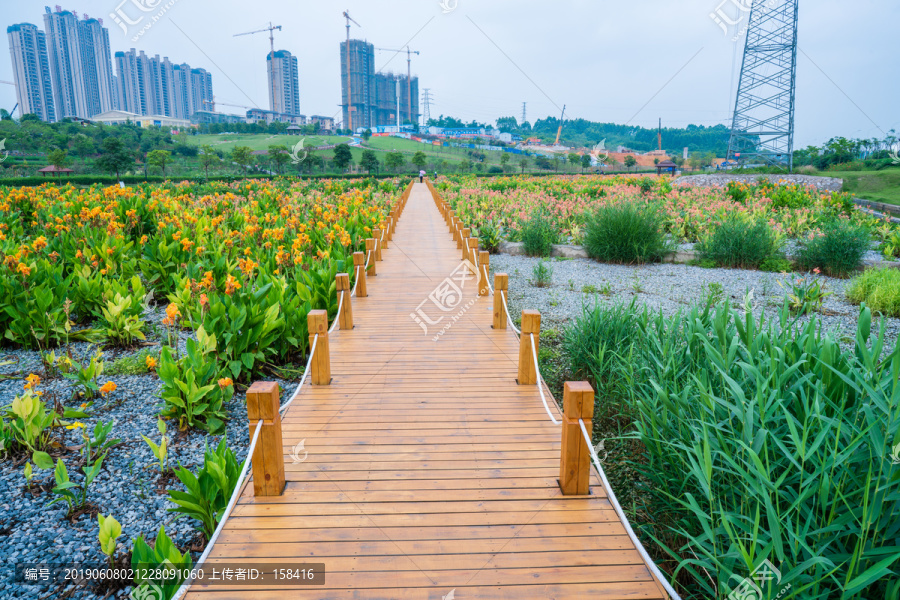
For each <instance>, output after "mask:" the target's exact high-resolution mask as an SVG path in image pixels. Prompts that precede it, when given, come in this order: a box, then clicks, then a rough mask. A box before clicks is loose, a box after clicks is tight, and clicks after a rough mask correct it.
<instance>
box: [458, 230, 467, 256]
mask: <svg viewBox="0 0 900 600" xmlns="http://www.w3.org/2000/svg"><path fill="white" fill-rule="evenodd" d="M467 237H469V230H468V229H466V228H464V227H463V228H461V230H460V232H459V239H458V240H457V241H456V249H457V250H466V249H467V248H466V246H465V245H464V244H465V239H466V238H467ZM464 253H465V252H464Z"/></svg>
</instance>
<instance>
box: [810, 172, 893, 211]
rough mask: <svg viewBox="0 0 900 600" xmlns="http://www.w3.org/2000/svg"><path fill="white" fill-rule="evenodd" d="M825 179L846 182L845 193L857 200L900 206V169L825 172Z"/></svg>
mask: <svg viewBox="0 0 900 600" xmlns="http://www.w3.org/2000/svg"><path fill="white" fill-rule="evenodd" d="M820 175H823V176H825V177H840V178H841V179H843V180H844V191H845V192H849V193H851V194H853V195H854V196H856V197H857V198H862V199H864V200H871V201H873V202H884V203H885V204H900V168H894V167H891V168H887V169H884V170H883V171H835V172H832V171H825V172H822V173H820Z"/></svg>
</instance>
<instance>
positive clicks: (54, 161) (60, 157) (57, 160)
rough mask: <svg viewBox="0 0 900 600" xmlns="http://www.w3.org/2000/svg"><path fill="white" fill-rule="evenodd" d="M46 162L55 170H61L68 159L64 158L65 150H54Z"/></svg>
mask: <svg viewBox="0 0 900 600" xmlns="http://www.w3.org/2000/svg"><path fill="white" fill-rule="evenodd" d="M47 161H48V162H49V163H50V164H51V165H53V166H54V167H56V168H57V169H62V168H63V167H65V166H66V163H68V162H69V158H68V156H66V151H65V150H61V149H59V148H56V149H55V150H52V151H51V152H50V154H48V155H47Z"/></svg>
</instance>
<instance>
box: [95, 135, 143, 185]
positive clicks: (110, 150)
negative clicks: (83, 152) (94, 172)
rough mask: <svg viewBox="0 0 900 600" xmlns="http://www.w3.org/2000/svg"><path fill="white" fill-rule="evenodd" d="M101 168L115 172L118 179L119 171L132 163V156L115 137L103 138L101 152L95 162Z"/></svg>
mask: <svg viewBox="0 0 900 600" xmlns="http://www.w3.org/2000/svg"><path fill="white" fill-rule="evenodd" d="M95 164H96V165H97V166H98V167H100V168H101V169H102V170H104V171H107V172H109V173H115V174H116V179H119V173H120V172H121V171H125V170H127V169H128V168H130V167H131V166H132V165H134V156H133V155H132V154H131V152H129V151H128V150H127V149H126V148H125V144H123V143H122V140H120V139H119V138H117V137H108V138H106V139H105V140H103V153H102V154H101V155H100V158H98V159H97V160H96V163H95Z"/></svg>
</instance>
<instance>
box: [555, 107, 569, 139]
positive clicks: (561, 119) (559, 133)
mask: <svg viewBox="0 0 900 600" xmlns="http://www.w3.org/2000/svg"><path fill="white" fill-rule="evenodd" d="M565 118H566V105H565V104H563V109H562V114H561V115H559V129H557V130H556V141H555V142H553V145H554V146H559V136H560V135H562V126H563V119H565Z"/></svg>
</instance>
